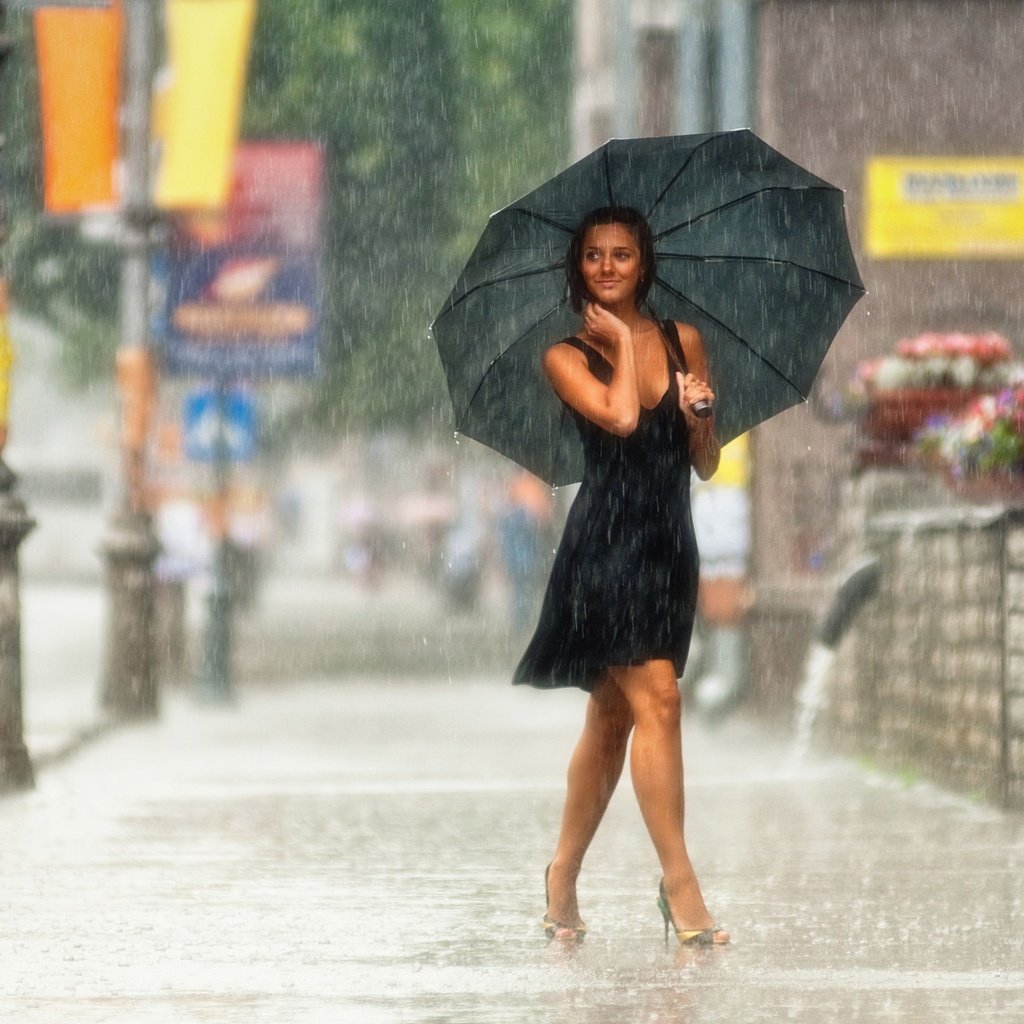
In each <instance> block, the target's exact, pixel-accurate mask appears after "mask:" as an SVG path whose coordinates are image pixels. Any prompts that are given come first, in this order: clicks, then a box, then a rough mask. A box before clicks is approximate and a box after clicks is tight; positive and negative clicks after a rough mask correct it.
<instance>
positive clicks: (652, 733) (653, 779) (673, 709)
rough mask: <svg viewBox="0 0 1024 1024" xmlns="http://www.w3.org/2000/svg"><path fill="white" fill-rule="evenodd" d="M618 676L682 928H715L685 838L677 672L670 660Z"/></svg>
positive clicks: (650, 824)
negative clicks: (631, 714) (632, 726)
mask: <svg viewBox="0 0 1024 1024" xmlns="http://www.w3.org/2000/svg"><path fill="white" fill-rule="evenodd" d="M612 672H613V674H614V678H615V681H616V683H617V684H618V686H619V689H620V690H621V691H622V693H623V695H624V696H625V698H626V700H627V702H628V703H629V707H630V710H631V711H632V713H633V722H634V732H633V746H632V750H631V753H630V772H631V774H632V777H633V789H634V790H635V791H636V797H637V802H638V803H639V805H640V813H641V814H642V815H643V819H644V823H645V824H646V826H647V831H648V832H649V833H650V836H651V840H652V841H653V843H654V849H655V851H656V852H657V854H658V859H659V860H660V861H661V867H662V871H663V873H664V876H665V892H666V895H667V896H668V901H669V907H670V908H671V910H672V917H673V919H674V921H675V925H676V927H677V928H679V929H680V930H690V929H705V928H710V927H712V926H713V924H714V921H713V920H712V918H711V915H710V914H709V913H708V909H707V907H706V906H705V904H704V897H703V896H702V895H701V891H700V885H699V884H698V882H697V876H696V874H695V873H694V870H693V865H692V864H691V863H690V856H689V854H688V853H687V850H686V841H685V839H684V837H683V819H684V801H683V746H682V726H681V722H680V717H681V706H680V700H679V687H678V684H677V683H676V675H675V669H674V668H673V666H672V663H671V662H669V661H664V660H656V661H648V662H645V663H644V664H642V665H628V666H622V667H618V668H615V669H613V670H612ZM727 938H728V936H727V935H725V933H721V934H720V935H718V936H716V939H718V941H725V940H726V939H727Z"/></svg>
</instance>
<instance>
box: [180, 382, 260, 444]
mask: <svg viewBox="0 0 1024 1024" xmlns="http://www.w3.org/2000/svg"><path fill="white" fill-rule="evenodd" d="M182 433H183V435H184V438H183V439H184V448H185V456H186V457H187V458H189V459H192V460H193V461H194V462H214V461H216V459H217V458H218V456H219V457H220V458H223V459H226V460H227V461H229V462H247V461H248V460H249V459H251V458H252V457H253V454H254V453H255V451H256V402H255V401H254V399H253V397H252V395H250V394H248V393H247V392H245V391H223V392H219V391H217V389H216V388H203V389H200V390H198V391H193V392H191V393H190V394H189V395H187V396H186V397H185V405H184V409H183V413H182Z"/></svg>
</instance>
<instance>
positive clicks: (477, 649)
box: [21, 576, 518, 768]
mask: <svg viewBox="0 0 1024 1024" xmlns="http://www.w3.org/2000/svg"><path fill="white" fill-rule="evenodd" d="M21 589H22V594H21V603H22V615H21V617H22V662H23V665H22V669H23V672H22V674H23V694H24V719H25V742H26V745H27V746H28V748H29V753H30V755H31V757H32V761H33V764H35V765H36V767H37V768H38V767H40V766H44V767H45V766H46V765H48V764H50V763H52V762H54V761H58V760H60V759H62V758H63V757H65V756H67V755H68V753H70V752H74V751H76V750H77V749H79V747H80V746H81V745H82V743H83V742H87V741H88V740H90V739H91V738H93V737H95V736H96V735H98V734H101V733H102V732H104V731H105V730H106V729H107V728H108V727H109V722H108V721H107V720H106V719H105V717H104V716H103V713H102V711H101V709H100V707H99V693H100V683H101V677H102V670H103V669H102V666H103V656H104V650H105V645H106V642H107V636H106V600H107V599H106V594H105V593H104V591H103V589H102V585H101V584H100V583H98V582H96V583H83V582H75V583H62V582H53V581H32V580H29V581H26V582H24V583H23V585H22V588H21ZM188 622H189V633H190V650H189V652H188V656H187V662H186V664H185V665H184V666H183V670H182V671H181V672H179V673H172V674H171V675H170V677H169V678H167V679H165V680H163V681H162V684H161V693H162V694H164V695H166V694H170V693H174V692H176V691H177V692H188V691H190V690H191V689H192V688H193V687H194V685H195V680H196V675H197V665H198V657H199V650H200V646H201V644H202V636H203V630H204V627H205V622H206V608H205V606H204V604H203V599H202V597H201V595H200V594H198V593H197V592H195V591H193V592H192V593H191V595H190V602H189V608H188ZM504 623H505V615H504V608H503V606H502V603H501V599H500V596H499V595H495V594H485V597H484V600H483V602H482V604H481V607H480V608H478V609H477V610H476V611H475V612H471V613H460V614H451V613H449V612H448V611H447V609H446V608H445V606H444V601H443V599H442V597H441V595H440V594H439V593H438V592H437V591H436V590H434V589H432V588H430V587H428V586H426V585H425V584H424V583H422V582H421V581H419V580H416V579H396V578H392V579H389V580H387V581H386V582H385V583H384V584H382V585H381V586H380V587H378V588H375V589H366V588H364V587H362V586H360V585H359V584H357V583H355V582H353V581H351V580H348V579H345V578H337V577H315V576H311V577H270V578H268V580H267V582H266V586H265V588H264V591H263V593H262V594H261V597H260V600H259V601H258V602H257V604H256V606H255V607H254V608H253V609H252V610H249V611H241V610H240V611H238V612H237V613H236V616H235V642H234V657H233V664H232V668H233V680H234V683H235V685H236V686H238V687H244V686H246V685H249V684H252V683H256V682H260V681H272V680H280V679H285V678H302V679H314V678H337V677H339V676H346V675H349V674H352V673H356V674H363V675H366V674H372V675H380V676H385V677H401V676H405V675H409V674H417V673H419V674H423V673H425V674H433V675H454V676H465V675H472V674H479V673H481V672H494V671H498V672H502V671H507V670H508V667H509V666H510V665H511V664H512V663H513V659H514V658H515V657H516V656H517V654H518V645H517V643H516V642H515V641H514V640H513V639H512V638H510V637H509V635H508V632H507V630H506V628H505V625H504Z"/></svg>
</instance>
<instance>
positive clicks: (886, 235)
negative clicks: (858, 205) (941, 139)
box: [865, 157, 1024, 259]
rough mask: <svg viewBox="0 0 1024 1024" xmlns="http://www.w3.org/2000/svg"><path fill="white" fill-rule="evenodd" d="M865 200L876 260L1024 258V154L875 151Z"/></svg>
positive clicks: (871, 253)
mask: <svg viewBox="0 0 1024 1024" xmlns="http://www.w3.org/2000/svg"><path fill="white" fill-rule="evenodd" d="M865 198H866V222H865V249H866V251H867V253H868V255H869V256H873V257H875V258H877V259H886V258H896V259H907V258H915V257H917V258H922V259H936V258H940V259H941V258H947V259H951V258H957V259H960V258H971V257H976V258H986V259H991V258H1005V259H1020V258H1021V257H1024V157H1021V158H1017V157H877V158H875V159H873V160H870V161H869V162H868V165H867V181H866V188H865Z"/></svg>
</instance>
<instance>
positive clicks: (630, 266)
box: [580, 224, 644, 306]
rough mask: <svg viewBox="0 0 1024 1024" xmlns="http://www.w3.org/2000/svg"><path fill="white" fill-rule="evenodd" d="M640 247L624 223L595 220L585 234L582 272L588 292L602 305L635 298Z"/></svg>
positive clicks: (639, 264) (639, 265) (581, 259)
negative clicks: (605, 222)
mask: <svg viewBox="0 0 1024 1024" xmlns="http://www.w3.org/2000/svg"><path fill="white" fill-rule="evenodd" d="M643 269H644V268H643V266H642V265H641V263H640V247H639V246H638V245H637V244H636V239H635V238H634V237H633V232H632V231H630V230H629V228H627V227H626V226H625V225H623V224H595V225H594V226H593V227H592V228H590V229H589V230H588V231H587V233H586V235H584V236H583V248H582V255H581V257H580V273H581V274H582V275H583V284H584V286H585V287H586V290H587V294H588V295H589V296H590V297H591V298H592V299H593V300H594V301H595V302H599V303H600V304H601V305H602V306H617V305H619V304H620V303H622V302H626V301H630V302H631V301H633V300H634V296H635V295H636V289H637V285H638V284H639V283H640V275H641V273H642V271H643Z"/></svg>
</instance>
